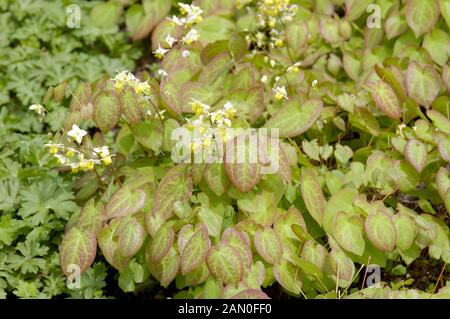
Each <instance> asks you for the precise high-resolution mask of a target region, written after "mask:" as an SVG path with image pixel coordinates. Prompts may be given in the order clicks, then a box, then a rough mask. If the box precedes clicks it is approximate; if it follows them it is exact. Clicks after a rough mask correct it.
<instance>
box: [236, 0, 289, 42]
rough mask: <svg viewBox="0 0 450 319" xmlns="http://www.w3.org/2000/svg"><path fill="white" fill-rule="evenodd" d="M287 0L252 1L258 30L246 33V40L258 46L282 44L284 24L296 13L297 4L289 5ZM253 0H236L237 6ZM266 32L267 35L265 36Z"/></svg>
mask: <svg viewBox="0 0 450 319" xmlns="http://www.w3.org/2000/svg"><path fill="white" fill-rule="evenodd" d="M289 2H290V1H289V0H257V1H254V5H255V8H256V10H257V23H258V31H257V32H256V34H253V35H250V34H249V35H248V36H247V40H249V41H252V42H255V43H256V45H257V46H258V47H259V48H263V47H265V46H269V47H271V48H279V47H282V46H283V45H284V27H285V24H286V23H288V22H290V21H292V19H293V17H294V16H295V14H296V13H297V9H298V7H297V5H291V4H290V3H289ZM252 3H253V1H247V0H237V1H236V6H237V8H242V7H244V6H246V5H250V4H252ZM267 32H268V33H269V36H267V35H266V34H267Z"/></svg>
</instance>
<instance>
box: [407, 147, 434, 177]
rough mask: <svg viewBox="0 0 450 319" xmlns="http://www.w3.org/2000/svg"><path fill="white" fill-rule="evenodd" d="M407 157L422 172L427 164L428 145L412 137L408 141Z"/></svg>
mask: <svg viewBox="0 0 450 319" xmlns="http://www.w3.org/2000/svg"><path fill="white" fill-rule="evenodd" d="M404 154H405V157H406V159H407V160H408V162H409V163H410V164H411V165H412V166H413V167H414V168H415V169H416V171H417V172H419V173H420V172H422V170H423V168H424V167H425V165H426V164H427V158H428V152H427V147H426V145H425V144H423V143H422V142H420V141H418V140H415V139H412V140H409V141H408V143H406V146H405V151H404Z"/></svg>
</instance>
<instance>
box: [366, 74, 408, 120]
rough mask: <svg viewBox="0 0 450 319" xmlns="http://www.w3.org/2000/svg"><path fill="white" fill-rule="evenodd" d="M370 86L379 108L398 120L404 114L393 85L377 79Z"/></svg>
mask: <svg viewBox="0 0 450 319" xmlns="http://www.w3.org/2000/svg"><path fill="white" fill-rule="evenodd" d="M370 86H371V89H372V98H373V99H374V101H375V104H376V106H377V108H378V109H380V110H381V111H382V112H383V113H384V114H385V115H387V116H388V117H390V118H392V119H394V120H398V119H399V118H400V116H401V114H402V113H401V108H400V102H399V100H398V98H397V95H396V94H395V92H394V90H393V89H392V88H391V86H390V85H389V84H387V83H386V82H384V81H375V82H374V83H372V84H371V85H370Z"/></svg>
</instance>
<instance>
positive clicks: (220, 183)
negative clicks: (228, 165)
mask: <svg viewBox="0 0 450 319" xmlns="http://www.w3.org/2000/svg"><path fill="white" fill-rule="evenodd" d="M203 174H204V175H203V177H204V178H205V180H206V183H207V184H208V186H209V188H211V190H212V191H213V192H214V193H215V194H216V195H217V196H221V195H222V194H223V193H225V192H226V190H227V188H228V184H229V183H230V181H229V179H228V176H227V173H226V172H225V167H224V165H223V164H222V163H211V164H207V165H206V168H205V171H204V173H203Z"/></svg>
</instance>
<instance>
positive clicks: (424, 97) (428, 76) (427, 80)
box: [406, 61, 441, 108]
mask: <svg viewBox="0 0 450 319" xmlns="http://www.w3.org/2000/svg"><path fill="white" fill-rule="evenodd" d="M440 85H441V82H440V79H439V76H438V74H437V72H436V70H435V69H434V68H433V67H432V66H430V65H426V66H421V65H420V64H419V63H418V62H415V61H413V62H410V63H409V66H408V70H407V71H406V88H407V90H408V95H409V96H410V97H411V98H412V99H413V100H414V101H416V102H417V103H419V104H420V105H422V106H424V107H426V108H429V107H430V105H431V104H432V103H433V101H434V100H435V99H436V97H437V95H438V94H439V90H440Z"/></svg>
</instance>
